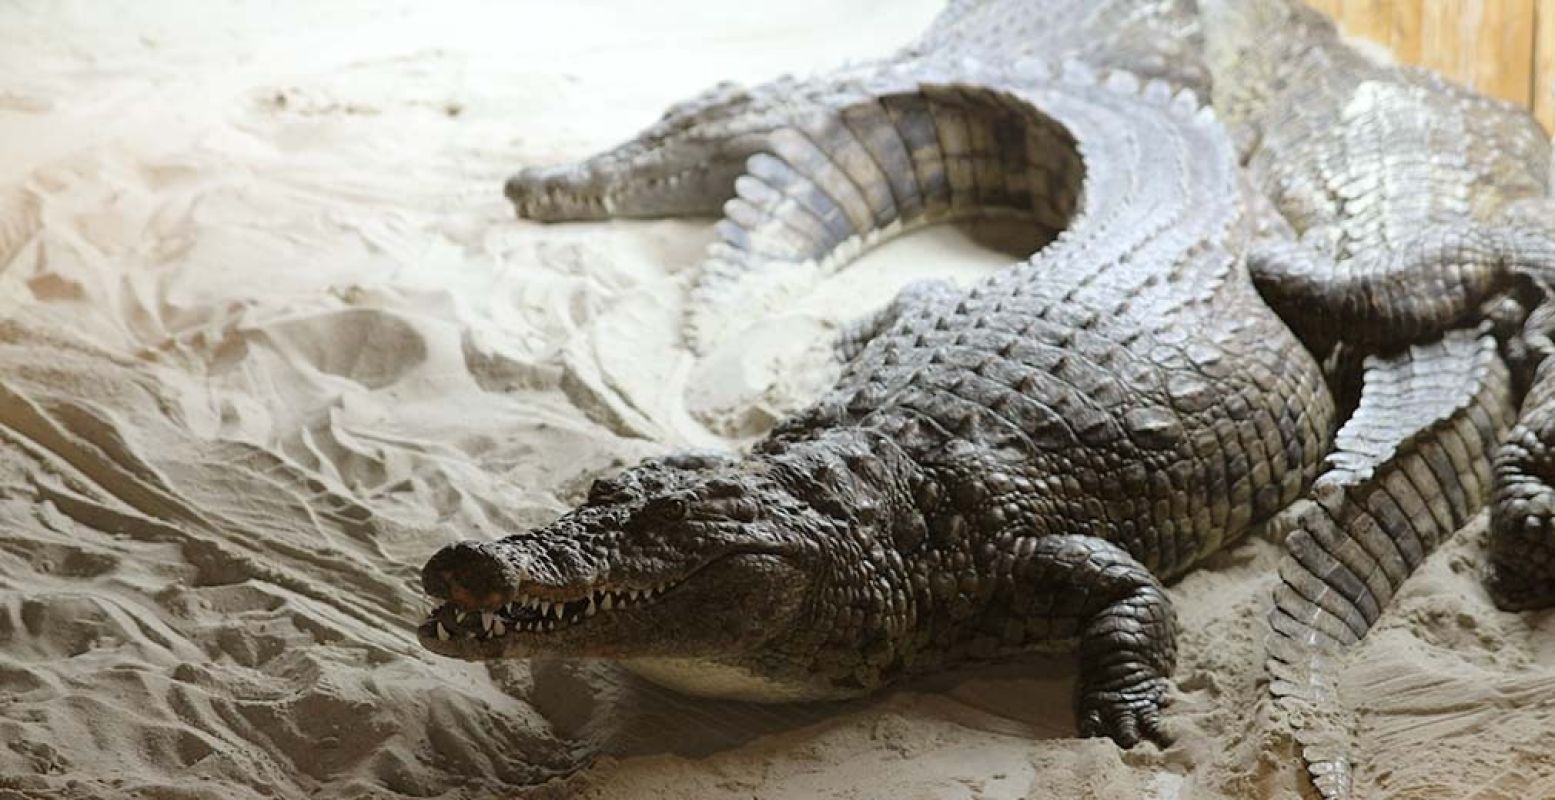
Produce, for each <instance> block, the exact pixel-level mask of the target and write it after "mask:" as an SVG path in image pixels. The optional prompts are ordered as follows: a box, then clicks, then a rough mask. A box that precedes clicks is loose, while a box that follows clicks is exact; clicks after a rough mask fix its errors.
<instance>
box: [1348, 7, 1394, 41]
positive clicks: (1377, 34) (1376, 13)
mask: <svg viewBox="0 0 1555 800" xmlns="http://www.w3.org/2000/svg"><path fill="white" fill-rule="evenodd" d="M1389 5H1390V3H1389V0H1343V3H1342V6H1341V12H1340V16H1339V22H1340V26H1341V27H1343V28H1344V32H1345V33H1347V34H1349V35H1351V36H1359V37H1361V38H1363V39H1370V40H1371V41H1373V42H1377V43H1378V44H1382V45H1387V46H1390V47H1391V46H1392V44H1393V20H1392V16H1393V15H1392V12H1391V10H1390V9H1389V8H1388V6H1389Z"/></svg>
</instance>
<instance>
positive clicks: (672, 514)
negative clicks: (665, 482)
mask: <svg viewBox="0 0 1555 800" xmlns="http://www.w3.org/2000/svg"><path fill="white" fill-rule="evenodd" d="M643 513H644V514H646V515H647V516H649V517H651V518H652V519H654V520H656V521H658V522H680V521H681V520H683V519H685V518H686V517H687V516H689V515H690V514H691V506H690V505H688V504H687V503H686V501H685V500H684V499H682V498H679V497H660V498H656V499H654V500H652V501H649V503H648V505H647V506H646V507H644V508H643Z"/></svg>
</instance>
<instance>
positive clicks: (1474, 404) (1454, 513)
mask: <svg viewBox="0 0 1555 800" xmlns="http://www.w3.org/2000/svg"><path fill="white" fill-rule="evenodd" d="M1511 406H1512V404H1511V401H1510V380H1509V377H1508V373H1507V369H1506V367H1505V365H1504V364H1503V363H1502V361H1501V358H1500V356H1499V354H1498V352H1497V349H1496V342H1495V339H1494V337H1492V336H1490V335H1489V334H1488V333H1486V332H1485V330H1483V329H1482V330H1481V331H1479V332H1471V331H1466V330H1460V331H1453V332H1451V333H1449V334H1447V335H1446V336H1444V337H1443V338H1442V339H1441V340H1439V341H1437V342H1433V343H1431V344H1425V345H1416V346H1414V347H1411V348H1409V349H1408V350H1406V351H1403V352H1401V353H1399V354H1397V355H1395V356H1391V357H1387V358H1379V357H1372V358H1368V359H1367V360H1366V364H1365V374H1364V377H1363V385H1362V390H1361V399H1360V404H1359V405H1358V406H1357V408H1356V410H1355V413H1354V415H1353V416H1351V418H1350V420H1349V421H1348V422H1346V423H1345V425H1344V426H1343V428H1341V429H1340V431H1339V432H1338V434H1337V435H1336V436H1335V442H1334V452H1333V453H1332V454H1331V455H1330V456H1329V457H1328V460H1327V463H1326V467H1327V471H1326V472H1325V473H1324V474H1323V475H1322V476H1321V477H1320V478H1318V480H1317V481H1316V482H1315V483H1314V485H1313V488H1312V492H1311V499H1312V501H1313V502H1312V503H1311V504H1310V505H1308V506H1307V507H1306V508H1305V509H1304V511H1303V513H1302V514H1301V516H1300V518H1299V520H1298V522H1297V527H1296V528H1295V530H1293V531H1292V532H1291V534H1290V536H1289V537H1288V538H1287V540H1286V550H1287V554H1286V556H1285V557H1284V558H1283V559H1282V560H1281V563H1280V568H1279V575H1280V582H1279V583H1278V584H1277V585H1276V587H1275V595H1274V608H1273V610H1272V611H1271V612H1270V615H1269V622H1270V628H1271V630H1270V633H1269V638H1268V662H1267V667H1268V671H1269V676H1270V681H1269V688H1270V692H1271V693H1272V694H1273V696H1274V700H1275V705H1276V707H1277V708H1278V709H1279V710H1280V711H1282V712H1283V713H1284V714H1285V715H1286V717H1287V719H1288V720H1289V722H1290V724H1291V726H1292V728H1293V731H1294V736H1295V738H1296V741H1297V743H1298V744H1299V745H1300V747H1301V751H1302V757H1303V759H1304V760H1305V762H1306V764H1307V769H1308V772H1309V773H1310V775H1311V778H1312V781H1313V784H1314V785H1315V786H1316V788H1317V789H1318V791H1319V793H1320V794H1321V795H1322V796H1323V797H1325V798H1331V799H1337V798H1346V797H1349V796H1350V790H1351V780H1352V774H1351V760H1350V756H1349V752H1350V737H1351V730H1352V727H1353V726H1352V721H1351V720H1350V718H1349V716H1348V714H1347V713H1346V712H1344V711H1343V710H1342V709H1341V707H1340V706H1341V704H1340V703H1339V698H1338V692H1337V684H1336V682H1335V681H1336V677H1337V675H1338V669H1337V667H1338V665H1339V664H1340V662H1341V661H1342V659H1343V658H1344V657H1345V651H1346V650H1347V648H1348V647H1349V646H1350V645H1352V644H1355V643H1356V642H1358V641H1360V639H1361V638H1362V637H1364V636H1365V635H1366V633H1367V632H1368V631H1369V630H1370V629H1371V627H1372V626H1373V625H1374V624H1375V623H1376V621H1377V618H1378V616H1379V615H1380V614H1381V613H1382V610H1383V609H1384V608H1386V606H1387V603H1388V601H1389V600H1390V599H1392V597H1393V594H1394V592H1396V591H1397V590H1398V588H1399V586H1400V585H1402V584H1403V582H1404V580H1405V578H1407V577H1408V576H1409V574H1410V573H1411V572H1413V571H1414V569H1415V568H1416V567H1418V566H1419V565H1420V563H1421V562H1422V561H1424V560H1425V557H1426V556H1427V555H1429V554H1430V553H1431V552H1432V551H1433V550H1435V549H1436V546H1437V545H1438V544H1439V543H1440V542H1441V541H1443V540H1444V539H1446V538H1447V537H1449V536H1451V535H1452V534H1453V532H1455V531H1456V530H1458V529H1459V528H1460V527H1462V526H1463V524H1464V523H1465V522H1467V521H1468V519H1469V518H1470V517H1471V516H1473V515H1474V514H1476V513H1478V512H1479V510H1480V508H1481V507H1482V506H1483V505H1484V503H1485V499H1486V495H1487V493H1488V490H1489V488H1490V454H1491V452H1492V451H1493V450H1494V449H1495V447H1496V444H1497V442H1498V441H1499V440H1500V439H1501V437H1502V436H1503V434H1504V433H1505V432H1506V429H1507V427H1508V425H1509V423H1510V420H1509V415H1510V413H1511V412H1510V409H1511Z"/></svg>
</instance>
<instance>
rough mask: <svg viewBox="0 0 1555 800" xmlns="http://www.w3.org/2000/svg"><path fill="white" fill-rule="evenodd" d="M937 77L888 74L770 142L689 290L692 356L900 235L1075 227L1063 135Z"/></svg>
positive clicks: (1073, 157)
mask: <svg viewBox="0 0 1555 800" xmlns="http://www.w3.org/2000/svg"><path fill="white" fill-rule="evenodd" d="M957 74H960V73H959V72H958V73H957ZM937 77H938V75H937V73H936V72H935V71H934V70H932V69H930V68H927V67H923V66H919V67H917V68H915V69H913V70H911V71H909V70H902V71H899V73H897V74H893V75H887V76H883V77H882V78H881V79H880V80H879V81H878V82H877V83H876V84H874V85H873V87H872V89H871V90H870V91H867V92H861V93H859V94H857V95H855V96H853V97H852V99H851V100H850V101H848V102H839V103H838V104H837V105H836V106H835V107H833V108H828V109H825V110H818V111H815V112H814V113H811V114H808V115H806V116H804V117H803V118H802V119H799V120H797V121H795V122H794V123H793V124H791V125H788V126H785V127H783V128H780V129H778V130H775V131H773V132H771V133H770V134H768V135H767V138H766V143H765V146H764V147H763V149H762V151H761V152H759V153H756V154H755V155H753V156H751V157H750V158H749V160H748V161H747V162H746V170H745V174H744V175H743V176H741V177H740V178H738V179H737V180H736V181H735V196H734V197H733V198H731V199H730V200H729V201H728V202H727V203H726V204H725V206H724V218H723V219H722V220H721V221H720V222H719V223H718V225H717V227H716V229H715V230H716V235H717V239H716V241H715V242H714V243H713V245H712V246H711V247H710V249H709V252H708V257H707V260H706V262H705V263H704V265H703V267H702V269H701V271H700V273H699V274H698V276H697V279H696V282H695V285H694V286H693V288H692V291H691V304H690V308H689V310H688V315H687V320H686V338H687V340H688V342H689V343H690V344H691V346H692V348H693V349H695V350H697V351H699V352H705V351H707V350H709V349H711V347H712V346H713V345H714V344H716V343H717V342H719V341H721V340H723V339H725V338H727V337H729V336H730V335H732V334H734V333H737V332H738V331H739V329H740V328H741V327H742V326H744V325H745V324H747V323H748V322H749V320H750V319H751V318H752V317H753V316H754V315H753V314H752V307H753V306H757V305H763V304H772V303H774V302H777V301H779V300H780V299H781V298H782V297H784V296H785V295H789V294H792V293H794V292H796V291H798V290H799V289H802V288H805V287H808V286H809V285H811V284H813V282H814V281H815V280H816V279H818V278H819V277H821V276H822V275H825V274H828V273H830V272H832V271H835V270H837V269H839V268H840V267H842V266H843V265H845V264H847V263H848V262H849V261H851V260H852V259H854V258H855V257H857V256H858V255H859V254H860V253H862V252H863V251H864V250H866V249H867V248H869V247H872V246H874V245H876V244H878V243H880V242H882V241H884V240H886V239H889V238H891V237H893V236H896V235H898V234H900V233H902V232H904V231H907V230H911V229H914V228H917V227H921V226H924V225H928V224H933V223H938V222H944V221H949V220H953V219H960V218H967V217H972V216H987V215H990V214H1014V215H1018V216H1021V217H1029V218H1031V219H1032V220H1033V221H1034V224H1036V225H1039V226H1041V227H1042V228H1043V229H1044V230H1045V231H1046V232H1047V233H1049V234H1056V232H1057V231H1058V230H1059V229H1060V228H1062V227H1063V226H1064V225H1065V224H1066V223H1067V221H1068V218H1069V216H1070V215H1071V214H1072V213H1073V211H1074V207H1075V202H1076V200H1077V198H1078V195H1079V192H1078V185H1079V181H1080V179H1081V175H1082V170H1081V168H1080V163H1079V158H1078V155H1077V151H1076V149H1075V147H1074V144H1073V142H1072V140H1070V139H1069V137H1068V134H1067V133H1066V132H1065V131H1064V130H1063V129H1062V128H1061V127H1060V126H1058V125H1057V124H1056V123H1054V122H1052V121H1051V120H1049V119H1047V118H1046V117H1045V116H1043V115H1042V114H1041V113H1040V112H1037V111H1036V110H1035V109H1033V108H1031V107H1030V106H1029V105H1026V104H1021V103H1012V102H1005V101H1003V100H1002V99H1001V98H1000V96H999V95H998V93H996V92H994V91H990V90H987V89H982V88H976V87H968V86H961V85H957V84H956V83H955V82H954V81H953V80H951V79H949V78H948V77H947V78H945V79H944V80H943V81H941V80H936V78H937Z"/></svg>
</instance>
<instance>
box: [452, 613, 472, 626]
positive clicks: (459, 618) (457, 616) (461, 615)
mask: <svg viewBox="0 0 1555 800" xmlns="http://www.w3.org/2000/svg"><path fill="white" fill-rule="evenodd" d="M469 615H470V612H468V611H455V612H454V622H457V623H459V624H460V625H463V624H464V618H465V617H468V616H469Z"/></svg>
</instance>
